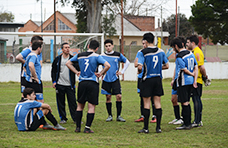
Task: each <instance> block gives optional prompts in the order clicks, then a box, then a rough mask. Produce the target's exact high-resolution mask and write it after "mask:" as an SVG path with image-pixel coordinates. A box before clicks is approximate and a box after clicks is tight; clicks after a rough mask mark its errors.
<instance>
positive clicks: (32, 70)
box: [29, 62, 39, 83]
mask: <svg viewBox="0 0 228 148" xmlns="http://www.w3.org/2000/svg"><path fill="white" fill-rule="evenodd" d="M29 70H30V72H31V75H32V77H33V79H34V80H36V81H37V82H38V83H39V80H38V77H37V75H36V69H35V66H34V63H33V62H29Z"/></svg>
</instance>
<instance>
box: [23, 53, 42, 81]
mask: <svg viewBox="0 0 228 148" xmlns="http://www.w3.org/2000/svg"><path fill="white" fill-rule="evenodd" d="M30 62H32V63H33V64H34V67H35V71H36V75H37V78H38V79H39V84H41V64H40V60H39V58H38V56H37V54H36V53H34V52H31V53H30V54H29V55H28V57H27V58H26V61H25V63H24V67H25V68H26V75H25V79H26V81H28V82H32V74H31V71H30V69H29V63H30Z"/></svg>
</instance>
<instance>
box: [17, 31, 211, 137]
mask: <svg viewBox="0 0 228 148" xmlns="http://www.w3.org/2000/svg"><path fill="white" fill-rule="evenodd" d="M154 38H155V37H154V35H153V34H152V33H145V34H144V35H143V39H142V43H143V49H141V50H139V51H138V53H137V55H136V58H135V62H134V65H135V67H137V69H138V85H137V87H138V89H137V90H138V93H139V96H140V98H141V101H140V102H141V103H140V111H141V116H140V118H139V119H137V120H135V122H140V121H143V122H144V127H143V128H142V129H141V130H139V131H138V133H149V127H148V123H149V118H150V106H151V103H152V107H153V117H152V120H151V121H150V122H156V129H155V131H156V132H157V133H161V132H162V130H161V126H160V125H161V119H162V107H161V96H163V95H164V91H163V86H162V70H165V69H168V68H169V60H168V58H167V57H166V54H165V52H164V51H163V50H162V49H159V48H158V47H156V46H155V45H154ZM198 42H199V41H198V37H197V36H196V35H192V36H190V37H189V38H187V43H185V39H184V38H182V37H177V38H174V39H173V40H172V41H171V44H170V46H171V47H172V48H173V50H174V51H175V53H176V61H175V66H176V67H175V70H174V75H173V79H172V82H171V86H172V99H171V101H172V103H173V108H174V115H175V119H174V120H173V121H171V122H169V124H182V125H181V126H180V127H177V128H176V129H177V130H181V129H190V128H192V127H200V126H202V125H203V124H202V102H201V95H202V84H203V82H205V85H206V83H207V85H209V83H210V80H209V79H208V78H207V75H206V70H205V67H204V55H203V53H202V51H201V50H200V48H199V47H198V46H197V45H198ZM42 45H43V38H42V37H40V36H34V37H32V39H31V46H30V47H29V48H25V49H24V50H23V51H22V52H21V53H19V54H18V55H17V56H16V59H17V60H18V61H20V62H21V63H22V68H21V93H22V97H21V100H20V101H19V103H18V104H17V105H16V107H15V110H14V120H15V124H16V125H17V127H18V130H19V131H35V130H36V129H38V128H43V129H53V130H66V128H64V127H62V126H61V125H60V124H64V123H67V120H68V119H67V117H66V111H65V95H66V96H67V100H68V105H69V110H70V115H71V117H72V119H73V121H74V123H76V129H75V132H81V123H82V121H81V120H82V116H83V110H84V107H85V104H86V102H88V112H87V116H86V124H85V128H84V133H94V132H93V131H92V130H91V126H92V122H93V120H94V116H95V107H96V105H98V103H99V78H100V77H101V78H102V86H101V94H103V95H105V96H106V109H107V113H108V118H107V119H106V122H110V121H112V120H113V114H112V102H111V97H112V95H115V96H116V110H117V114H116V121H119V122H125V121H126V120H125V119H124V118H123V117H122V116H121V111H122V92H121V85H120V80H119V75H122V74H124V72H125V71H126V69H127V68H128V66H129V64H130V62H129V61H128V59H127V58H126V57H125V56H124V55H123V54H121V53H119V52H116V51H113V48H114V45H113V41H112V40H111V39H107V40H105V42H104V45H105V49H106V51H105V52H104V53H102V54H101V55H99V54H97V53H96V51H97V50H98V48H99V42H98V41H96V40H91V41H90V43H89V45H88V50H87V51H86V52H81V53H78V54H76V55H75V56H72V55H70V53H69V49H70V46H69V44H68V43H63V44H62V45H61V48H62V53H61V54H60V55H59V56H57V57H56V58H55V60H54V62H53V63H52V69H51V77H52V82H53V88H54V89H55V91H56V101H57V109H58V113H59V117H60V119H61V121H60V122H59V123H60V124H59V123H58V122H57V120H56V118H55V117H54V116H53V114H52V113H51V111H52V110H51V107H50V105H48V104H46V103H44V98H43V85H42V81H41V69H42ZM186 45H187V49H186V48H185V47H186ZM120 62H121V63H124V66H123V68H122V70H121V71H119V63H120ZM99 65H102V67H103V68H102V69H98V67H99ZM75 75H77V76H78V77H79V83H78V89H77V103H76V95H75V92H76V91H75ZM190 97H192V99H193V103H194V112H195V119H194V121H193V123H191V107H190V104H189V101H190ZM178 102H180V103H181V105H182V114H180V108H179V104H178ZM44 116H45V117H46V118H47V119H48V120H49V121H50V122H51V123H52V124H53V126H52V125H49V124H48V123H47V122H46V121H45V118H44ZM181 116H182V117H181Z"/></svg>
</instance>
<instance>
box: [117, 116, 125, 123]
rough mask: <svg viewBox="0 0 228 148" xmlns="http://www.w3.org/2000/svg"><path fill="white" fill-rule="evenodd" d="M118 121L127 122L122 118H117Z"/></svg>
mask: <svg viewBox="0 0 228 148" xmlns="http://www.w3.org/2000/svg"><path fill="white" fill-rule="evenodd" d="M116 121H120V122H125V121H126V120H125V119H124V118H122V117H121V116H118V117H117V118H116Z"/></svg>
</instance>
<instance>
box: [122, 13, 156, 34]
mask: <svg viewBox="0 0 228 148" xmlns="http://www.w3.org/2000/svg"><path fill="white" fill-rule="evenodd" d="M124 17H125V18H126V19H128V20H129V21H131V22H132V23H133V24H134V25H135V26H137V27H138V28H139V29H140V30H141V31H155V25H154V24H155V18H154V17H153V16H131V15H125V16H124Z"/></svg>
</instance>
